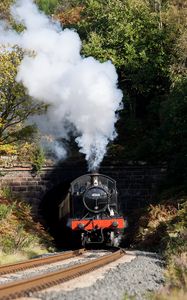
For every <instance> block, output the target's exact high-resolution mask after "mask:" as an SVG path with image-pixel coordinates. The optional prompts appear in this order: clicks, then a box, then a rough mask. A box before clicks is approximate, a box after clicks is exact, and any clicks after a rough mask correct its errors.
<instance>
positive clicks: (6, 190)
mask: <svg viewBox="0 0 187 300" xmlns="http://www.w3.org/2000/svg"><path fill="white" fill-rule="evenodd" d="M0 197H3V198H5V199H12V191H11V188H10V187H9V186H4V187H2V188H1V190H0Z"/></svg>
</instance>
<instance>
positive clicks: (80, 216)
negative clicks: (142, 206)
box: [59, 173, 125, 246]
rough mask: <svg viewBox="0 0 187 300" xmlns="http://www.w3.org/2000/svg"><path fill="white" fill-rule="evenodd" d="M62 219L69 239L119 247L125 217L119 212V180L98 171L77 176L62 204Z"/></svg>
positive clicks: (78, 242) (60, 209)
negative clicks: (117, 182)
mask: <svg viewBox="0 0 187 300" xmlns="http://www.w3.org/2000/svg"><path fill="white" fill-rule="evenodd" d="M59 218H60V221H61V223H62V224H63V226H64V227H65V228H66V230H67V231H68V232H69V234H68V239H70V237H71V238H72V240H73V241H74V242H75V243H77V244H81V245H82V246H86V245H89V244H94V243H97V244H98V243H100V244H103V245H107V246H118V245H119V243H120V241H121V237H122V233H123V230H124V228H125V220H124V218H123V217H122V216H121V215H120V214H119V212H118V197H117V189H116V181H115V180H113V179H112V178H110V177H108V176H105V175H102V174H97V173H94V174H86V175H83V176H81V177H79V178H77V179H75V180H74V181H73V182H72V183H71V185H70V189H69V192H68V194H67V196H66V198H65V199H64V200H63V201H62V202H61V204H60V206H59Z"/></svg>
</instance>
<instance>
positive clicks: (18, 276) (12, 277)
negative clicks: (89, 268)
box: [0, 250, 108, 285]
mask: <svg viewBox="0 0 187 300" xmlns="http://www.w3.org/2000/svg"><path fill="white" fill-rule="evenodd" d="M106 253H108V252H107V251H101V250H100V251H94V252H88V253H83V255H81V256H76V257H73V258H69V259H67V260H64V261H58V262H56V263H52V264H49V265H43V266H39V267H36V268H32V269H27V270H23V271H18V272H16V273H11V274H5V275H1V276H0V285H1V284H6V283H11V282H14V281H19V280H23V279H28V278H31V277H35V276H38V275H42V274H45V273H47V272H54V271H58V270H61V269H66V268H69V267H72V266H74V265H76V264H80V263H84V262H88V261H90V260H93V259H96V258H98V257H100V256H101V255H104V254H106ZM45 256H48V255H45ZM45 256H44V255H42V257H45Z"/></svg>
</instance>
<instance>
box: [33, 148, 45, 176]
mask: <svg viewBox="0 0 187 300" xmlns="http://www.w3.org/2000/svg"><path fill="white" fill-rule="evenodd" d="M44 162H45V154H44V151H43V149H42V148H41V147H39V146H38V147H35V149H34V151H33V154H32V157H31V163H32V172H33V173H37V172H39V171H40V170H41V168H42V166H43V164H44Z"/></svg>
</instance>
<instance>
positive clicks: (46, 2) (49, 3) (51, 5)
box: [36, 0, 59, 15]
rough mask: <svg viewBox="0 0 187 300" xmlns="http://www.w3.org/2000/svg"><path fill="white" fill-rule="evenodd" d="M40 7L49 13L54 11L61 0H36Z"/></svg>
mask: <svg viewBox="0 0 187 300" xmlns="http://www.w3.org/2000/svg"><path fill="white" fill-rule="evenodd" d="M36 3H37V5H38V7H39V9H41V10H43V11H44V12H45V13H46V14H47V15H51V14H53V13H54V11H55V9H56V7H57V5H58V4H59V0H36Z"/></svg>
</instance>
